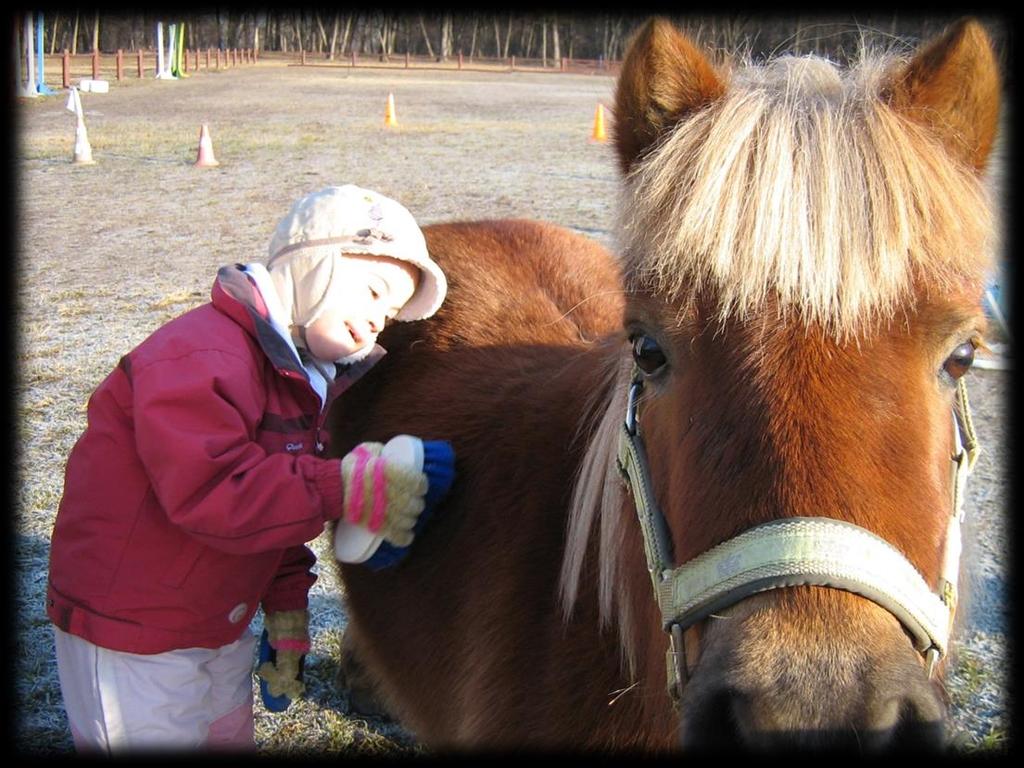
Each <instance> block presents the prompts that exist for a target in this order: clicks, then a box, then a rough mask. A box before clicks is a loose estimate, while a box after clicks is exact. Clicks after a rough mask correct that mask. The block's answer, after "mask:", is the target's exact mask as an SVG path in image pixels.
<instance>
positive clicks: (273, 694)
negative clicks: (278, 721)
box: [256, 610, 309, 712]
mask: <svg viewBox="0 0 1024 768" xmlns="http://www.w3.org/2000/svg"><path fill="white" fill-rule="evenodd" d="M263 625H264V627H265V629H264V630H263V636H262V637H261V638H260V664H259V666H258V667H257V669H256V672H257V673H258V674H259V676H260V678H261V680H260V694H261V695H262V697H263V703H264V705H266V707H267V709H269V710H271V711H273V712H281V711H283V710H285V709H287V708H288V705H289V704H291V703H292V700H293V699H297V698H299V697H300V696H302V694H303V693H305V691H306V686H305V684H304V683H303V682H302V672H303V662H304V660H305V658H306V653H308V652H309V614H308V613H307V612H306V611H305V610H298V611H277V612H274V613H268V614H266V616H264V618H263Z"/></svg>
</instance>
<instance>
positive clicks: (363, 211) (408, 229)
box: [267, 184, 448, 325]
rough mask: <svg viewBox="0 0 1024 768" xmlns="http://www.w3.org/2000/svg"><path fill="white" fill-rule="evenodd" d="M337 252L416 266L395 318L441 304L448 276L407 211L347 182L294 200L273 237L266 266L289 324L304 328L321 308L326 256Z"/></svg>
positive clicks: (329, 269)
mask: <svg viewBox="0 0 1024 768" xmlns="http://www.w3.org/2000/svg"><path fill="white" fill-rule="evenodd" d="M342 254H367V255H373V256H388V257H390V258H392V259H398V260H399V261H405V262H408V263H409V264H413V265H415V266H416V267H418V268H419V270H420V280H419V283H418V285H417V286H416V292H415V293H414V294H413V296H412V298H411V299H409V301H408V302H406V304H405V306H403V307H402V308H401V310H399V312H398V314H397V315H396V316H395V319H396V320H423V319H424V318H427V317H430V316H431V315H433V314H434V313H435V312H436V311H437V310H438V308H439V307H440V306H441V303H442V302H443V301H444V297H445V294H446V293H447V291H448V281H447V280H446V279H445V276H444V272H442V271H441V268H440V267H439V266H437V264H435V263H434V262H433V261H432V260H431V258H430V255H429V254H428V253H427V243H426V241H425V240H424V239H423V233H422V232H421V231H420V228H419V226H418V225H417V224H416V220H415V219H414V218H413V216H412V214H411V213H409V211H408V210H406V208H405V207H404V206H402V205H401V204H399V203H397V202H395V201H394V200H392V199H391V198H389V197H385V196H384V195H382V194H379V193H377V192H373V191H371V190H368V189H362V188H361V187H357V186H355V185H353V184H346V185H344V186H340V187H327V188H326V189H322V190H320V191H319V192H313V193H311V194H309V195H306V196H305V197H303V198H301V199H300V200H298V201H297V202H296V203H295V205H293V206H292V209H291V211H289V213H288V215H287V216H285V217H284V218H283V219H281V221H280V223H279V224H278V225H277V229H276V230H275V231H274V236H273V237H272V238H271V239H270V249H269V256H268V259H267V270H268V271H269V272H270V275H271V277H272V278H273V279H274V283H275V285H276V287H277V288H278V292H279V293H280V294H281V300H282V302H283V304H284V305H285V308H286V309H287V310H288V311H289V314H290V315H291V316H292V319H293V321H294V322H296V323H299V324H302V325H306V324H308V323H311V322H313V320H314V319H315V318H316V317H317V316H319V315H320V313H321V312H322V311H323V309H324V308H325V307H324V306H323V304H324V299H325V297H326V295H327V292H328V288H329V287H330V282H331V278H332V276H333V274H334V270H333V263H334V259H333V258H329V257H334V256H339V255H342Z"/></svg>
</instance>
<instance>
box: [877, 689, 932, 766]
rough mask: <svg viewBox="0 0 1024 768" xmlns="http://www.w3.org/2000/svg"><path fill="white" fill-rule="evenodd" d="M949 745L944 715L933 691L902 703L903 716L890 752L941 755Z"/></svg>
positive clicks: (892, 738)
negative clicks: (906, 751)
mask: <svg viewBox="0 0 1024 768" xmlns="http://www.w3.org/2000/svg"><path fill="white" fill-rule="evenodd" d="M945 743H946V729H945V726H944V724H943V720H942V713H941V712H936V702H935V700H934V696H933V695H932V694H931V692H930V691H928V692H924V691H922V692H919V693H918V694H917V695H911V696H908V697H907V698H905V699H904V700H903V701H902V702H901V703H900V715H899V719H898V721H897V722H896V724H895V725H894V726H893V727H892V729H891V730H890V743H889V744H887V745H886V746H887V748H888V749H894V750H908V751H914V752H922V751H935V752H938V751H941V750H942V749H943V747H944V746H945Z"/></svg>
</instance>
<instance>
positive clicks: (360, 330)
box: [305, 255, 420, 360]
mask: <svg viewBox="0 0 1024 768" xmlns="http://www.w3.org/2000/svg"><path fill="white" fill-rule="evenodd" d="M419 277H420V273H419V270H418V269H417V268H416V267H415V266H413V265H412V264H408V263H406V262H404V261H398V260H396V259H389V258H388V257H386V256H364V255H346V256H343V257H341V259H340V261H339V263H338V264H337V265H336V266H335V269H334V277H333V279H332V280H331V287H330V289H329V291H330V301H331V306H329V307H328V308H327V309H326V310H324V311H323V312H322V313H321V314H320V316H319V317H318V318H317V319H316V320H315V321H313V322H312V323H310V324H309V325H308V326H306V329H305V339H306V348H307V349H309V351H310V353H311V354H312V355H313V356H314V357H316V358H318V359H320V360H341V359H342V358H344V357H348V356H349V355H351V354H353V353H355V352H358V351H360V350H362V349H364V348H366V347H369V346H371V345H372V344H373V343H374V342H375V341H376V340H377V335H378V334H379V333H380V332H381V331H382V330H383V329H384V323H385V322H386V321H388V320H391V319H393V318H394V317H395V315H396V314H398V311H399V310H400V309H401V308H402V307H403V306H404V305H405V303H406V302H407V301H409V299H411V298H412V295H413V293H415V292H416V285H417V283H418V282H419Z"/></svg>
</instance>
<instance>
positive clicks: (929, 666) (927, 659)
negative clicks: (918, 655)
mask: <svg viewBox="0 0 1024 768" xmlns="http://www.w3.org/2000/svg"><path fill="white" fill-rule="evenodd" d="M941 658H942V654H941V653H939V649H938V648H936V647H935V646H934V645H933V646H932V647H931V648H929V649H928V650H927V651H925V652H924V673H925V675H927V677H928V679H929V680H931V679H932V674H933V673H934V672H935V665H936V664H938V663H939V659H941Z"/></svg>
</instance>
